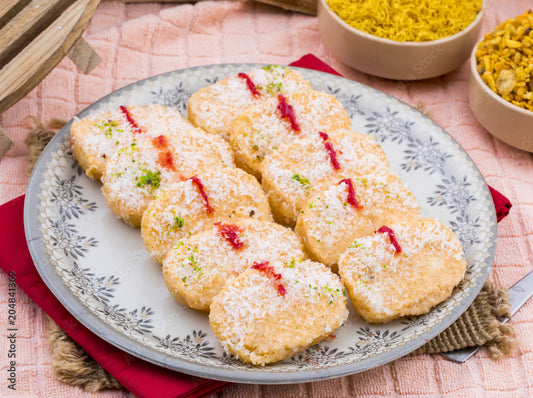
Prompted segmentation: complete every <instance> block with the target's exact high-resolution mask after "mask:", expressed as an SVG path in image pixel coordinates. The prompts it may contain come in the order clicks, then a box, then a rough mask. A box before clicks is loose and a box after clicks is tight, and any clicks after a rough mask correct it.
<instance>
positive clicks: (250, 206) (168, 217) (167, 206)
mask: <svg viewBox="0 0 533 398" xmlns="http://www.w3.org/2000/svg"><path fill="white" fill-rule="evenodd" d="M195 178H196V181H195V179H193V178H189V179H187V180H185V181H182V182H178V183H176V184H172V185H170V186H168V187H167V188H165V189H163V190H161V191H159V192H158V194H157V198H156V199H155V200H154V201H153V202H152V203H151V204H150V206H149V207H148V209H147V210H146V211H145V213H144V215H143V218H142V223H141V233H142V237H143V240H144V243H145V245H146V247H147V249H148V251H149V252H150V253H151V255H152V257H153V258H154V259H155V260H156V261H157V262H158V263H162V262H163V259H164V257H165V256H166V253H167V251H168V249H169V248H170V247H171V246H172V244H173V242H174V241H175V240H177V239H181V238H184V237H186V236H188V235H192V234H194V233H197V232H200V231H202V230H204V229H206V228H209V227H210V226H212V225H213V224H214V223H216V222H218V221H222V222H231V221H228V220H233V219H235V218H239V217H250V218H258V219H261V220H267V221H271V220H272V214H271V213H270V207H269V206H268V200H267V198H266V196H265V194H264V192H263V190H262V189H261V185H260V184H259V183H258V182H257V180H256V179H255V178H254V177H253V176H251V175H250V174H248V173H246V172H244V171H242V170H240V169H237V168H225V169H220V170H214V171H211V172H206V173H202V174H198V175H197V176H195Z"/></svg>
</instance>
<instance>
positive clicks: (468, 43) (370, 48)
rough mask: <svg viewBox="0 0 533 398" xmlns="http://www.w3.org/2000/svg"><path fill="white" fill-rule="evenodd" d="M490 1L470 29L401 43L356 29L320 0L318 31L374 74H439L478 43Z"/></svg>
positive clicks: (410, 76)
mask: <svg viewBox="0 0 533 398" xmlns="http://www.w3.org/2000/svg"><path fill="white" fill-rule="evenodd" d="M485 6H486V2H485V1H484V2H483V5H482V7H481V11H480V12H479V13H478V15H477V17H476V19H474V21H473V22H472V23H471V24H470V25H468V27H466V29H464V30H462V31H461V32H458V33H456V34H454V35H452V36H449V37H445V38H442V39H438V40H433V41H425V42H398V41H394V40H389V39H383V38H380V37H377V36H373V35H371V34H368V33H365V32H362V31H360V30H358V29H355V28H353V27H351V26H350V25H348V24H347V23H346V22H344V21H343V20H342V19H341V18H340V17H339V16H338V15H337V14H335V13H334V12H333V11H331V9H330V8H329V7H328V5H327V3H326V0H318V23H319V26H318V31H319V33H320V36H321V37H322V41H323V42H324V44H325V45H326V47H328V48H329V50H330V51H331V52H332V53H333V54H334V55H335V56H336V57H337V58H339V59H340V60H341V61H342V62H344V63H345V64H347V65H349V66H351V67H353V68H355V69H358V70H360V71H363V72H366V73H368V74H371V75H375V76H380V77H385V78H388V79H397V80H420V79H427V78H430V77H436V76H440V75H443V74H445V73H448V72H451V71H452V70H454V69H456V68H458V67H459V66H461V65H462V64H463V63H464V62H465V61H466V60H467V59H468V57H469V55H470V52H471V51H472V48H473V47H474V45H475V44H476V42H477V40H478V37H479V31H480V29H481V21H482V19H483V14H484V12H485Z"/></svg>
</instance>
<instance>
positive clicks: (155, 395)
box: [0, 55, 511, 398]
mask: <svg viewBox="0 0 533 398" xmlns="http://www.w3.org/2000/svg"><path fill="white" fill-rule="evenodd" d="M291 65H293V66H300V67H306V68H309V69H316V70H320V71H324V72H329V73H333V74H337V75H339V74H338V73H337V72H336V71H335V70H333V69H332V68H331V67H329V66H328V65H326V64H324V63H323V62H322V61H320V60H319V59H318V58H316V57H315V56H313V55H306V56H304V57H302V58H301V59H299V60H298V61H296V62H294V63H292V64H291ZM339 76H340V75H339ZM490 190H491V193H492V195H493V198H494V203H495V206H496V212H497V214H498V221H500V220H501V219H502V218H503V217H505V216H506V215H507V214H508V213H509V209H510V208H511V204H510V203H509V200H508V199H507V198H505V196H503V195H502V194H501V193H499V192H498V191H496V190H494V189H492V188H490ZM23 208H24V196H19V197H18V198H16V199H13V200H12V201H10V202H7V203H5V204H3V205H2V206H0V220H2V228H1V229H0V248H1V249H2V250H0V268H2V270H3V271H4V272H5V273H6V274H8V275H9V276H12V277H14V278H15V281H16V283H17V285H18V286H19V287H20V288H21V289H22V290H23V291H24V292H25V293H26V294H27V295H28V297H29V298H30V299H32V300H33V301H34V302H35V303H36V304H37V305H39V306H40V307H41V308H42V309H43V310H44V311H45V312H46V313H47V314H48V315H49V316H50V317H51V318H52V319H53V320H54V321H55V322H56V323H57V324H58V325H59V326H60V327H61V328H62V329H63V330H64V331H65V332H66V333H67V334H68V335H69V336H70V337H71V338H72V339H73V340H74V341H75V342H76V343H77V344H78V345H79V346H80V347H82V348H83V349H84V350H85V351H86V352H87V353H88V354H89V355H90V356H91V357H92V358H94V360H95V361H96V362H98V363H99V364H100V365H101V366H102V367H103V368H104V369H106V370H107V371H108V372H109V373H110V374H112V375H113V376H114V377H115V378H116V379H117V380H118V381H119V382H120V383H121V384H122V385H123V386H124V387H126V388H127V389H128V390H129V391H131V392H132V393H133V394H134V395H135V396H137V397H139V398H143V397H150V398H171V397H181V398H200V397H206V396H208V395H211V394H214V393H215V392H217V391H220V390H222V389H223V388H225V387H227V386H229V385H230V384H231V383H226V382H221V381H215V380H207V379H201V378H197V377H193V376H189V375H185V374H182V373H178V372H174V371H171V370H168V369H165V368H162V367H159V366H156V365H153V364H151V363H148V362H146V361H143V360H141V359H138V358H136V357H134V356H131V355H129V354H126V353H125V352H123V351H121V350H120V349H118V348H116V347H115V346H113V345H111V344H109V343H107V342H105V341H104V340H102V339H101V338H100V337H98V336H96V335H95V334H93V333H92V332H91V331H90V330H89V329H87V328H86V327H85V326H83V325H82V324H81V323H80V322H78V321H77V320H76V319H75V318H74V317H73V316H72V315H70V313H69V312H68V311H67V310H66V309H65V308H64V307H63V305H62V304H61V303H60V302H59V301H58V300H57V299H56V298H55V296H54V295H53V294H52V292H51V291H50V290H49V289H48V287H47V286H46V285H45V284H44V282H43V281H42V279H41V277H40V276H39V274H38V272H37V270H36V269H35V265H34V264H33V261H32V258H31V256H30V252H29V250H28V246H27V245H26V236H25V234H24V223H23Z"/></svg>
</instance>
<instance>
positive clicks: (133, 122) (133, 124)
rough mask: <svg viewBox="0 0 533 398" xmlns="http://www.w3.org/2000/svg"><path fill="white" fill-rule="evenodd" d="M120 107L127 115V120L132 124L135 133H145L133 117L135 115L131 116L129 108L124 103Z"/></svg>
mask: <svg viewBox="0 0 533 398" xmlns="http://www.w3.org/2000/svg"><path fill="white" fill-rule="evenodd" d="M119 109H120V111H121V112H122V113H123V114H124V116H125V117H126V120H127V121H128V123H129V124H130V126H131V127H132V128H133V132H134V133H137V134H141V133H144V131H143V129H141V128H140V127H139V125H138V124H137V122H136V121H135V119H133V116H131V113H130V111H129V110H128V108H126V107H125V106H124V105H120V107H119Z"/></svg>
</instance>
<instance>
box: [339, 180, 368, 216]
mask: <svg viewBox="0 0 533 398" xmlns="http://www.w3.org/2000/svg"><path fill="white" fill-rule="evenodd" d="M342 183H345V184H346V186H347V187H348V198H347V199H346V202H348V203H349V204H350V205H352V206H353V207H354V208H356V209H360V208H361V207H363V206H361V205H360V204H359V202H358V201H357V198H356V197H355V191H354V189H353V184H352V180H351V179H350V178H345V179H344V180H340V181H339V183H338V184H337V185H340V184H342Z"/></svg>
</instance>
